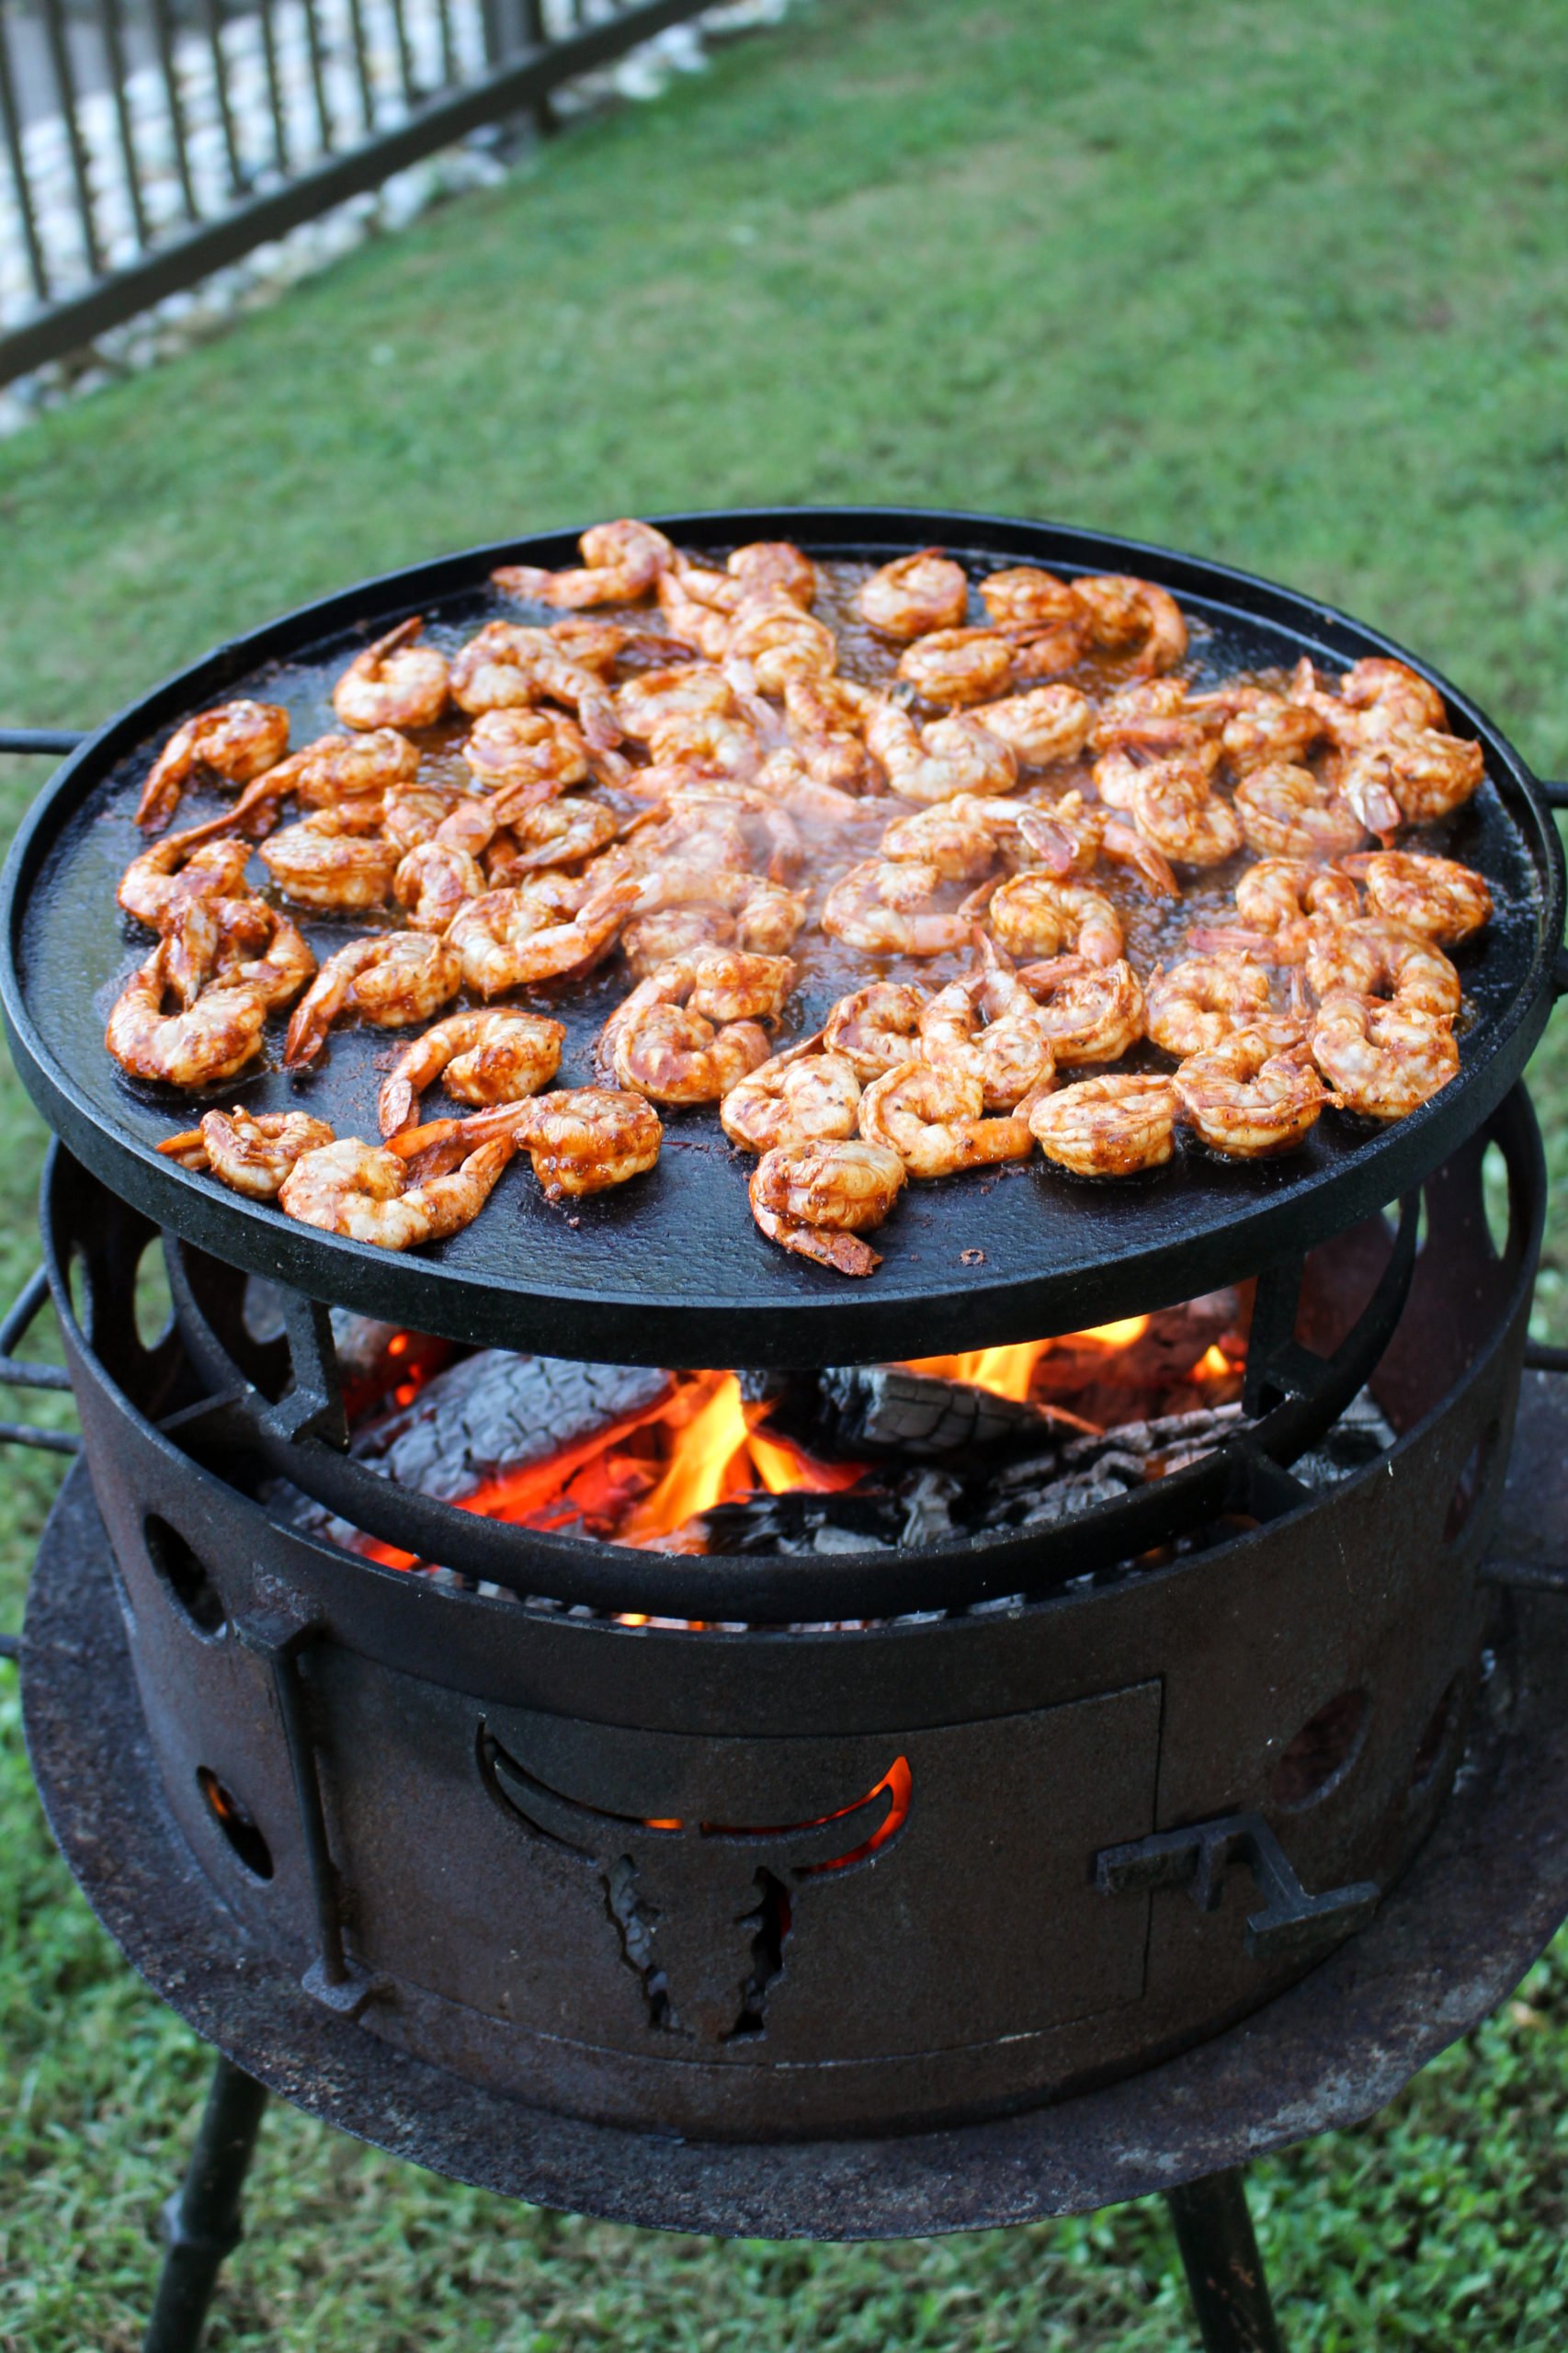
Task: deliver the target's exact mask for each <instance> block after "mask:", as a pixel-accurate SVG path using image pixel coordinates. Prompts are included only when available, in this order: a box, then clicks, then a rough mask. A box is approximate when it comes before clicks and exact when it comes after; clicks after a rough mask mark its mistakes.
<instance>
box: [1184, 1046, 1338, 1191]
mask: <svg viewBox="0 0 1568 2353" xmlns="http://www.w3.org/2000/svg"><path fill="white" fill-rule="evenodd" d="M1176 1093H1177V1095H1178V1096H1179V1097H1180V1098H1181V1106H1182V1109H1183V1110H1184V1112H1185V1113H1186V1115H1187V1120H1189V1121H1190V1123H1191V1125H1192V1126H1193V1127H1194V1128H1195V1129H1196V1131H1197V1132H1198V1133H1199V1136H1201V1137H1202V1139H1203V1141H1204V1142H1205V1143H1207V1144H1211V1145H1212V1146H1213V1148H1214V1150H1215V1151H1216V1152H1222V1153H1224V1154H1226V1155H1227V1157H1228V1158H1230V1159H1233V1160H1265V1159H1268V1158H1270V1157H1272V1155H1273V1154H1275V1153H1279V1152H1293V1151H1294V1150H1295V1148H1296V1146H1297V1145H1298V1144H1299V1143H1300V1142H1301V1141H1302V1139H1303V1137H1304V1136H1305V1135H1306V1134H1307V1132H1308V1131H1309V1129H1311V1128H1312V1127H1313V1126H1314V1125H1315V1124H1316V1121H1317V1120H1318V1117H1319V1115H1320V1113H1321V1112H1322V1110H1323V1108H1324V1104H1325V1103H1328V1102H1332V1101H1333V1100H1334V1097H1332V1096H1330V1095H1328V1094H1327V1093H1326V1092H1325V1090H1324V1086H1323V1083H1322V1081H1321V1080H1320V1078H1319V1077H1318V1074H1317V1073H1316V1071H1315V1070H1314V1069H1313V1068H1312V1047H1311V1045H1310V1044H1308V1043H1307V1042H1306V1041H1304V1040H1302V1041H1301V1042H1299V1043H1296V1044H1294V1045H1286V1046H1282V1045H1281V1044H1280V1042H1279V1038H1278V1032H1277V1030H1276V1029H1273V1028H1272V1027H1269V1026H1261V1027H1258V1028H1256V1029H1237V1030H1234V1031H1233V1032H1232V1034H1231V1036H1230V1037H1228V1038H1226V1039H1223V1040H1221V1043H1220V1044H1219V1045H1217V1046H1212V1047H1210V1049H1209V1050H1208V1051H1206V1052H1204V1053H1200V1054H1192V1055H1190V1056H1189V1057H1188V1059H1187V1061H1186V1062H1184V1063H1182V1065H1181V1068H1180V1069H1179V1070H1178V1071H1177V1072H1176Z"/></svg>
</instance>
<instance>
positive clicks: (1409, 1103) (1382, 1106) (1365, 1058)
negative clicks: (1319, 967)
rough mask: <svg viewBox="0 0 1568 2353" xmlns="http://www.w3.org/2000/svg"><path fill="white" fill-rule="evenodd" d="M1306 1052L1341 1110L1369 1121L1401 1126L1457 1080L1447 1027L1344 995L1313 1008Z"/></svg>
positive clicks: (1403, 1009)
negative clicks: (1395, 1122) (1314, 1016)
mask: <svg viewBox="0 0 1568 2353" xmlns="http://www.w3.org/2000/svg"><path fill="white" fill-rule="evenodd" d="M1312 1058H1313V1060H1314V1061H1315V1062H1316V1063H1317V1066H1318V1068H1319V1070H1321V1071H1322V1073H1323V1074H1324V1077H1325V1078H1326V1079H1327V1081H1328V1083H1329V1085H1330V1086H1332V1087H1334V1088H1335V1090H1336V1092H1337V1097H1338V1100H1339V1101H1340V1103H1341V1104H1342V1105H1343V1106H1344V1108H1345V1109H1346V1110H1347V1111H1358V1112H1359V1113H1360V1115H1361V1116H1362V1118H1363V1119H1368V1120H1403V1118H1404V1116H1405V1114H1406V1112H1408V1111H1415V1110H1416V1109H1418V1108H1419V1107H1420V1106H1421V1105H1422V1104H1423V1103H1425V1102H1427V1101H1428V1100H1429V1099H1430V1097H1432V1096H1434V1095H1436V1094H1437V1090H1438V1088H1439V1087H1442V1086H1447V1085H1448V1083H1449V1079H1450V1078H1455V1077H1457V1076H1458V1074H1459V1066H1460V1051H1459V1048H1458V1046H1457V1045H1456V1044H1455V1042H1454V1033H1453V1026H1452V1024H1451V1022H1449V1020H1447V1019H1446V1018H1444V1017H1440V1016H1438V1015H1436V1014H1431V1013H1420V1012H1416V1011H1415V1010H1414V1009H1412V1008H1410V1007H1408V1006H1402V1005H1399V1004H1393V1005H1387V1004H1380V1003H1379V1002H1378V1000H1377V999H1376V998H1373V997H1365V996H1355V995H1351V994H1350V993H1349V992H1348V991H1339V992H1335V994H1334V995H1330V996H1326V997H1324V1001H1323V1003H1322V1005H1320V1006H1319V1007H1318V1016H1317V1019H1316V1021H1315V1022H1314V1024H1313V1025H1312Z"/></svg>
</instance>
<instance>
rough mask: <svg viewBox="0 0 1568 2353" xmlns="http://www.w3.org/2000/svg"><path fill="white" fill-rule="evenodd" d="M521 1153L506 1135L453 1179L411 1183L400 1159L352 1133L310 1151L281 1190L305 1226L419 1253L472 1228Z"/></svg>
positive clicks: (281, 1200)
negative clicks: (426, 1244)
mask: <svg viewBox="0 0 1568 2353" xmlns="http://www.w3.org/2000/svg"><path fill="white" fill-rule="evenodd" d="M514 1149H515V1146H514V1143H513V1141H512V1138H511V1136H510V1135H506V1134H503V1135H499V1136H494V1137H492V1138H491V1140H490V1141H489V1142H486V1143H483V1144H481V1145H479V1146H478V1148H477V1149H476V1150H474V1151H472V1152H471V1153H470V1154H469V1155H468V1157H467V1159H466V1160H464V1161H463V1163H462V1165H461V1166H460V1167H459V1168H456V1169H453V1170H452V1171H451V1172H450V1173H449V1175H446V1176H429V1177H426V1179H425V1181H424V1182H423V1183H422V1184H415V1185H411V1184H410V1183H409V1181H408V1177H409V1172H408V1170H407V1169H406V1168H405V1167H404V1166H403V1162H402V1161H401V1160H400V1159H399V1158H398V1157H397V1154H395V1153H392V1152H389V1151H387V1150H386V1149H385V1147H384V1146H381V1147H378V1146H377V1145H375V1144H369V1143H361V1142H359V1140H358V1137H357V1136H345V1137H342V1138H340V1139H339V1140H338V1141H337V1142H335V1143H329V1144H324V1145H322V1146H321V1148H320V1149H319V1150H318V1151H315V1152H307V1153H305V1154H303V1155H302V1156H301V1158H300V1159H299V1160H297V1161H296V1162H295V1163H294V1165H293V1167H292V1168H291V1169H290V1172H289V1174H288V1176H286V1177H285V1178H284V1180H283V1183H282V1185H281V1186H280V1188H278V1207H279V1209H281V1210H284V1211H287V1213H288V1215H289V1216H290V1217H292V1218H298V1219H299V1220H300V1222H301V1224H303V1225H314V1226H320V1227H321V1228H322V1229H323V1231H324V1232H325V1233H343V1234H347V1236H348V1238H349V1240H350V1241H352V1242H374V1243H377V1244H379V1245H380V1246H381V1248H382V1249H383V1250H412V1249H415V1248H417V1247H418V1245H419V1244H421V1243H422V1242H439V1241H441V1240H442V1239H443V1238H444V1237H445V1236H446V1235H447V1234H449V1233H457V1232H459V1230H460V1228H461V1227H463V1226H465V1225H469V1224H472V1221H473V1220H474V1219H475V1218H476V1217H477V1216H478V1215H479V1212H480V1211H481V1210H482V1209H483V1207H484V1204H485V1202H486V1201H487V1200H488V1199H489V1198H490V1196H491V1193H492V1192H493V1191H494V1188H495V1183H496V1180H497V1178H498V1177H499V1176H500V1175H501V1172H502V1170H503V1169H504V1168H505V1167H506V1163H507V1162H508V1161H509V1160H510V1159H511V1157H512V1154H513V1151H514Z"/></svg>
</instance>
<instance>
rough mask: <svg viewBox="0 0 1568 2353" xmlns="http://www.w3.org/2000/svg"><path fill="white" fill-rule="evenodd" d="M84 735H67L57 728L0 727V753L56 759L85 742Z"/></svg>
mask: <svg viewBox="0 0 1568 2353" xmlns="http://www.w3.org/2000/svg"><path fill="white" fill-rule="evenodd" d="M86 740H87V738H86V736H85V734H68V733H66V732H65V731H64V730H63V729H62V728H58V727H0V752H22V753H28V752H35V753H38V754H39V755H40V756H43V757H49V756H56V757H58V756H60V755H61V754H62V753H64V752H74V751H75V750H77V749H78V747H79V746H80V745H83V744H85V742H86Z"/></svg>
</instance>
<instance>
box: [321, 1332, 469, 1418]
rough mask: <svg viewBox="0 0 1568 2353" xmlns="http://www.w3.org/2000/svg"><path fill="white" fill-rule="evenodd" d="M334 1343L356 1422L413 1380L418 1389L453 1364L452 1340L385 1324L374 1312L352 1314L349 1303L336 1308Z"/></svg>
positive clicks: (340, 1380) (346, 1405)
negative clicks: (431, 1377)
mask: <svg viewBox="0 0 1568 2353" xmlns="http://www.w3.org/2000/svg"><path fill="white" fill-rule="evenodd" d="M332 1344H333V1349H334V1352H335V1355H336V1358H337V1379H338V1385H339V1387H340V1388H341V1389H342V1391H343V1404H344V1410H345V1412H346V1413H347V1415H348V1419H349V1422H350V1424H353V1423H355V1422H358V1420H360V1419H361V1418H362V1416H363V1415H366V1414H368V1413H369V1412H370V1411H371V1410H372V1408H373V1407H375V1406H377V1405H379V1404H381V1401H382V1399H383V1398H386V1397H390V1396H392V1394H393V1392H395V1391H397V1390H398V1389H400V1388H402V1387H403V1386H404V1385H405V1384H406V1383H408V1382H410V1381H412V1382H413V1383H414V1384H415V1387H417V1386H418V1385H419V1383H420V1382H422V1381H427V1380H428V1379H429V1377H430V1375H431V1374H432V1373H436V1372H439V1371H440V1370H441V1367H442V1366H443V1365H445V1364H448V1363H449V1362H450V1360H451V1358H452V1355H453V1353H454V1351H453V1348H452V1345H451V1343H450V1341H449V1340H437V1339H432V1338H431V1336H430V1335H429V1334H428V1333H426V1332H409V1331H405V1330H404V1329H403V1326H402V1325H401V1324H383V1323H381V1321H380V1320H379V1319H378V1318H377V1317H376V1316H373V1315H352V1314H350V1313H349V1312H348V1310H347V1308H346V1307H335V1308H334V1309H333V1310H332Z"/></svg>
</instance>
